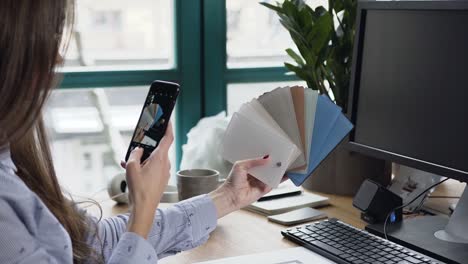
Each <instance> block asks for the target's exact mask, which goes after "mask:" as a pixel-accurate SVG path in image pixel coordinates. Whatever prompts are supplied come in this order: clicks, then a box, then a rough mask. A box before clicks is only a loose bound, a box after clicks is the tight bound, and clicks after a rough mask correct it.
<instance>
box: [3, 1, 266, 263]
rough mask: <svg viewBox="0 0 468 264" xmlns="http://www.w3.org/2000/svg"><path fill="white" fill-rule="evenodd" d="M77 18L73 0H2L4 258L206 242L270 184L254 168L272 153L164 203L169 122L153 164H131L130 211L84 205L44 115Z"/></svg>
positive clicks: (122, 254) (139, 253)
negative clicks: (99, 210) (98, 214)
mask: <svg viewBox="0 0 468 264" xmlns="http://www.w3.org/2000/svg"><path fill="white" fill-rule="evenodd" d="M72 18H73V4H72V3H71V2H67V1H66V0H40V1H33V0H2V1H0V27H1V30H0V94H1V96H0V183H1V184H0V234H1V235H0V263H156V262H157V260H158V259H159V258H161V257H164V256H167V255H171V254H175V253H177V252H179V251H182V250H187V249H190V248H193V247H196V246H198V245H200V244H202V243H203V242H205V241H206V240H207V239H208V235H209V233H210V232H211V231H213V229H214V228H215V226H216V220H217V218H220V217H223V216H224V215H226V214H228V213H230V212H232V211H234V210H237V209H238V208H241V207H243V206H246V205H248V204H249V203H251V202H253V201H255V200H257V199H258V198H259V197H261V196H262V195H263V194H265V193H266V192H268V191H269V190H270V189H269V188H268V187H266V186H265V185H263V184H262V183H261V182H259V181H257V180H256V179H254V178H252V177H251V176H249V175H248V174H247V170H248V169H249V168H251V167H254V166H260V165H264V164H266V163H267V162H269V160H268V157H265V158H264V159H262V158H260V159H256V160H248V161H242V162H239V163H237V164H235V166H234V168H233V170H232V172H231V174H230V176H229V178H228V181H226V183H225V184H224V185H222V186H221V187H220V188H219V189H217V190H215V191H213V192H212V193H210V194H208V195H202V196H199V197H196V198H193V199H191V200H188V201H184V202H181V203H178V204H176V205H175V206H173V207H172V208H169V209H167V210H159V209H157V207H158V204H159V201H160V198H161V195H162V193H163V190H164V188H165V186H166V185H167V182H168V179H169V168H170V164H169V159H168V149H169V147H170V145H171V144H172V141H173V133H172V128H171V126H169V128H168V131H167V133H166V135H165V137H164V139H162V141H161V143H160V145H159V147H158V148H157V149H156V150H155V151H154V152H153V153H152V155H151V156H150V158H149V159H148V160H147V161H146V162H145V163H144V164H140V162H139V160H140V156H141V155H142V150H141V149H136V150H134V151H133V152H132V153H131V156H130V159H129V161H128V163H127V164H123V165H124V167H126V173H127V180H128V187H129V190H130V192H129V196H130V200H131V204H132V205H131V209H130V213H129V214H127V215H119V216H117V217H113V218H109V219H105V220H102V221H98V220H97V219H95V218H92V217H89V216H88V215H86V213H85V212H83V211H82V210H80V209H79V208H78V207H77V206H75V205H74V204H73V202H72V201H71V200H70V199H67V198H66V197H65V196H64V195H63V194H62V192H61V190H60V187H59V184H58V181H57V177H56V175H55V172H54V169H53V166H52V161H51V155H50V151H49V147H48V144H47V138H46V137H45V134H44V126H43V123H42V120H41V109H42V107H43V104H44V101H45V100H46V98H47V96H48V94H49V92H50V89H51V87H53V86H55V85H56V83H55V82H54V80H55V74H54V72H55V66H56V64H60V62H61V59H60V58H61V57H60V55H59V49H60V47H61V40H62V37H63V35H65V34H64V28H67V29H70V28H71V25H72V24H71V23H72Z"/></svg>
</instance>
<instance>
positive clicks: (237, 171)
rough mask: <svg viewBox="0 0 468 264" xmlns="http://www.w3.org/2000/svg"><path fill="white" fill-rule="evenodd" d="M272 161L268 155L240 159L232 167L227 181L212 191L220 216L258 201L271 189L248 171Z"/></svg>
mask: <svg viewBox="0 0 468 264" xmlns="http://www.w3.org/2000/svg"><path fill="white" fill-rule="evenodd" d="M269 162H270V159H269V157H268V156H265V157H262V158H258V159H251V160H243V161H238V162H236V163H235V164H234V166H233V167H232V170H231V172H230V173H229V176H228V178H227V179H226V182H224V183H223V185H221V186H220V187H219V188H218V189H216V190H215V191H213V192H211V193H210V196H211V198H212V199H213V202H214V204H215V206H216V210H217V212H218V218H220V217H223V216H225V215H227V214H229V213H230V212H232V211H235V210H238V209H240V208H243V207H245V206H247V205H250V204H251V203H253V202H255V201H257V200H258V199H260V197H262V196H263V195H265V194H266V193H268V192H270V191H271V187H269V186H268V185H266V184H265V183H263V182H262V181H260V180H258V179H257V178H255V177H253V176H252V175H250V174H249V173H248V171H249V169H251V168H253V167H257V166H263V165H266V164H268V163H269Z"/></svg>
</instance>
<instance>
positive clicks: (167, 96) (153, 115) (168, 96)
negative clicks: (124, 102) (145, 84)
mask: <svg viewBox="0 0 468 264" xmlns="http://www.w3.org/2000/svg"><path fill="white" fill-rule="evenodd" d="M179 92H180V86H179V85H178V84H176V83H171V82H165V81H154V82H153V83H152V84H151V87H150V89H149V92H148V96H146V100H145V104H144V105H143V109H142V110H141V114H140V119H139V120H138V123H137V126H136V128H135V131H134V132H133V136H132V141H131V142H130V145H129V146H128V150H127V155H126V156H125V161H128V158H129V156H130V153H131V152H132V150H133V149H134V148H136V147H141V148H142V149H143V156H142V157H141V162H143V161H145V160H146V159H147V158H148V157H149V156H150V155H151V152H153V150H154V149H155V148H156V147H157V146H158V145H159V142H160V141H161V139H162V138H163V136H164V134H165V133H166V129H167V125H168V123H169V120H170V118H171V114H172V110H173V109H174V106H175V104H176V100H177V96H178V95H179Z"/></svg>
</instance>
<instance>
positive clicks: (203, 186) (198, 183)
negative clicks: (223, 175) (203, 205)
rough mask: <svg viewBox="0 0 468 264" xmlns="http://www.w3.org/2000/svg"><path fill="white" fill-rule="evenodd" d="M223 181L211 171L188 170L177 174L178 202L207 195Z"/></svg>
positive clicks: (214, 171) (217, 174) (216, 172)
mask: <svg viewBox="0 0 468 264" xmlns="http://www.w3.org/2000/svg"><path fill="white" fill-rule="evenodd" d="M221 183H223V181H220V179H219V172H218V171H216V170H211V169H190V170H180V171H178V172H177V190H178V192H179V201H182V200H185V199H188V198H191V197H194V196H197V195H200V194H205V193H209V192H211V191H213V190H215V189H216V188H217V187H218V186H219V185H220V184H221Z"/></svg>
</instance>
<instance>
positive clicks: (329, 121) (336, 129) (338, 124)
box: [287, 95, 353, 186]
mask: <svg viewBox="0 0 468 264" xmlns="http://www.w3.org/2000/svg"><path fill="white" fill-rule="evenodd" d="M352 128H353V125H352V124H351V122H349V120H348V119H347V118H346V117H345V116H344V115H343V114H342V113H341V108H340V107H339V106H337V105H336V104H334V103H333V102H332V101H330V99H328V97H326V96H324V95H320V96H319V98H318V101H317V109H316V112H315V124H314V129H313V135H312V146H311V148H310V155H309V164H308V167H307V173H292V172H291V173H288V174H287V176H288V177H289V178H290V179H291V181H292V182H293V183H294V184H295V185H296V186H299V185H301V184H302V183H304V181H305V180H306V179H307V178H308V177H309V176H310V174H311V173H312V172H313V171H314V170H315V169H316V168H317V167H318V165H319V164H320V163H321V162H322V161H323V160H324V159H325V158H326V157H327V156H328V154H330V152H331V151H332V150H333V149H334V148H335V147H336V146H337V145H338V144H339V143H340V142H341V140H343V138H344V137H345V136H346V135H347V134H348V133H349V132H350V131H351V129H352Z"/></svg>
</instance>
